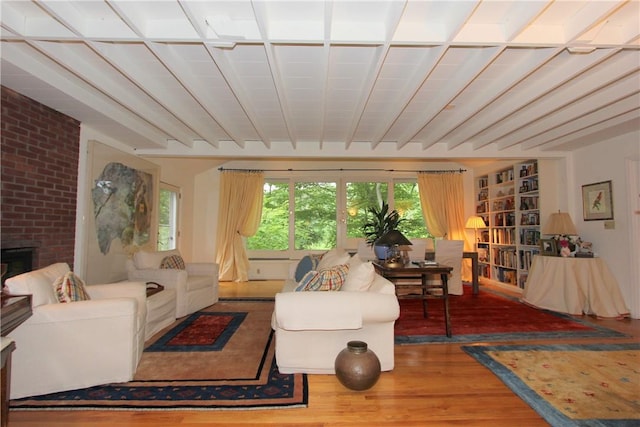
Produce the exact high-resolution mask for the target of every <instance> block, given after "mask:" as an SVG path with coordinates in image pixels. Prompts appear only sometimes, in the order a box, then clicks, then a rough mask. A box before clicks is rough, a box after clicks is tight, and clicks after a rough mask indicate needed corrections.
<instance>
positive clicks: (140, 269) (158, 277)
mask: <svg viewBox="0 0 640 427" xmlns="http://www.w3.org/2000/svg"><path fill="white" fill-rule="evenodd" d="M127 274H128V277H129V280H140V281H144V282H156V283H159V284H161V285H162V286H164V287H165V288H169V289H175V291H176V317H178V318H180V317H184V316H186V315H188V314H191V313H194V312H196V311H198V310H200V309H203V308H205V307H209V306H210V305H212V304H215V303H216V302H217V301H218V264H216V263H213V262H199V263H189V262H187V263H185V262H184V260H183V259H182V256H181V255H180V251H178V250H175V249H174V250H170V251H138V252H136V253H135V254H133V258H132V259H130V260H127Z"/></svg>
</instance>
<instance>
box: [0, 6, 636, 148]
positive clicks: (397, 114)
mask: <svg viewBox="0 0 640 427" xmlns="http://www.w3.org/2000/svg"><path fill="white" fill-rule="evenodd" d="M1 30H2V33H1V36H2V45H1V49H2V50H1V67H2V68H1V82H2V85H4V86H6V87H8V88H10V89H13V90H15V91H17V92H20V93H22V94H24V95H26V96H28V97H30V98H33V99H35V100H37V101H39V102H41V103H43V104H45V105H47V106H49V107H51V108H54V109H56V110H59V111H61V112H63V113H65V114H67V115H69V116H71V117H74V118H76V119H78V120H80V121H81V122H83V123H84V124H86V125H88V126H89V127H91V128H93V129H95V130H96V131H98V132H100V133H103V134H104V135H106V136H108V137H109V138H113V139H114V140H117V141H120V142H122V143H125V144H128V145H129V146H131V147H132V148H134V149H136V150H137V151H138V152H139V153H140V154H143V155H160V156H165V155H166V156H221V157H257V156H259V157H270V156H271V157H279V158H282V157H292V156H296V157H305V156H315V157H327V158H336V157H340V158H349V157H394V158H433V159H436V158H440V159H447V158H463V157H466V158H470V157H474V158H495V157H544V156H553V155H565V154H566V153H567V152H569V151H572V150H574V149H576V148H580V147H583V146H585V145H589V144H593V143H596V142H600V141H602V140H604V139H608V138H610V137H613V136H618V135H621V134H625V133H628V132H632V131H637V130H638V129H639V128H640V0H630V1H606V0H602V1H601V0H591V1H580V0H557V1H546V0H545V1H543V0H530V1H529V0H512V1H506V0H505V1H495V0H484V1H465V0H459V1H455V0H451V1H430V0H406V1H400V0H388V1H384V0H372V1H355V0H354V1H346V0H335V1H329V0H327V1H315V0H293V1H281V0H266V1H263V0H253V1H251V0H230V1H195V0H163V1H162V0H158V1H134V0H126V1H124V0H123V1H120V0H106V1H102V0H82V1H60V0H51V1H48V0H46V1H28V0H21V1H12V0H3V1H2V2H1Z"/></svg>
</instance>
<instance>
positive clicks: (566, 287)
mask: <svg viewBox="0 0 640 427" xmlns="http://www.w3.org/2000/svg"><path fill="white" fill-rule="evenodd" d="M522 300H523V301H525V302H526V303H528V304H531V305H534V306H536V307H540V308H544V309H547V310H552V311H559V312H561V313H568V314H573V315H581V314H594V315H596V316H599V317H624V316H628V315H629V309H628V308H627V307H626V305H625V303H624V299H623V298H622V294H621V292H620V288H619V287H618V282H617V281H616V279H615V277H614V276H613V274H612V273H611V271H610V270H609V267H608V266H607V264H606V263H605V262H604V260H603V259H602V258H563V257H550V256H541V255H536V256H534V257H533V262H532V263H531V267H530V268H529V275H528V277H527V282H526V283H525V287H524V292H523V294H522Z"/></svg>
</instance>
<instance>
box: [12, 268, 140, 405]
mask: <svg viewBox="0 0 640 427" xmlns="http://www.w3.org/2000/svg"><path fill="white" fill-rule="evenodd" d="M68 271H69V266H68V265H67V264H66V263H57V264H52V265H50V266H48V267H45V268H42V269H39V270H34V271H30V272H28V273H23V274H20V275H18V276H14V277H11V278H9V279H7V280H6V282H5V287H6V291H7V292H8V293H10V294H14V295H25V294H31V295H32V308H33V314H32V316H31V317H29V318H28V319H27V320H26V321H25V322H24V323H22V324H21V325H20V326H18V327H17V328H16V329H15V330H13V331H12V332H11V333H10V334H9V337H10V338H12V339H13V340H14V341H15V343H16V350H15V352H14V353H13V356H12V361H11V399H17V398H20V397H26V396H36V395H40V394H46V393H53V392H58V391H65V390H75V389H81V388H86V387H91V386H94V385H99V384H107V383H112V382H124V381H130V380H132V379H133V375H134V374H135V372H136V369H137V367H138V362H139V361H140V357H142V351H143V349H144V335H145V322H146V303H145V299H146V290H145V284H144V283H142V282H137V283H132V282H120V283H113V284H108V285H88V286H86V289H87V293H88V294H89V296H90V298H91V299H90V300H88V301H76V302H68V303H59V302H58V300H57V297H56V295H55V292H54V290H53V283H54V281H55V280H56V279H57V278H59V277H61V276H62V275H64V274H65V273H67V272H68Z"/></svg>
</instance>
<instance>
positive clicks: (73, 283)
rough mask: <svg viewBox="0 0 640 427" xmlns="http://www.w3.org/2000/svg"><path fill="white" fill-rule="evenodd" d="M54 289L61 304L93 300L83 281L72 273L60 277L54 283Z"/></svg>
mask: <svg viewBox="0 0 640 427" xmlns="http://www.w3.org/2000/svg"><path fill="white" fill-rule="evenodd" d="M53 289H54V290H55V292H56V297H57V298H58V301H59V302H73V301H88V300H90V299H91V297H89V294H88V293H87V290H86V288H85V284H84V282H83V281H82V279H81V278H79V277H78V276H76V275H75V274H74V273H73V272H72V271H69V272H67V273H65V274H64V275H63V276H60V277H58V278H57V279H56V280H55V282H53Z"/></svg>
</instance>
